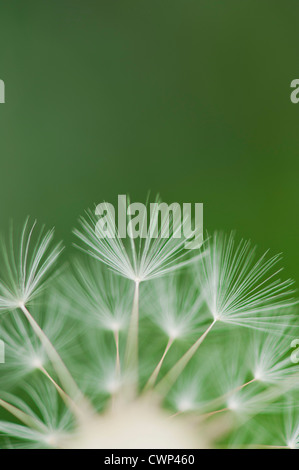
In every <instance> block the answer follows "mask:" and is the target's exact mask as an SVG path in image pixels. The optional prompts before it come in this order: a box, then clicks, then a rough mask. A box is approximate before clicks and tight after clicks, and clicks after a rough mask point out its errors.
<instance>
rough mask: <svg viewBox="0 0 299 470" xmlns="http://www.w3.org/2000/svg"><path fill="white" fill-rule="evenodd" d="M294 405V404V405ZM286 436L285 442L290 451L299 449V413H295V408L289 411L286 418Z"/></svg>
mask: <svg viewBox="0 0 299 470" xmlns="http://www.w3.org/2000/svg"><path fill="white" fill-rule="evenodd" d="M293 405H294V403H293ZM284 430H285V432H284V435H285V442H286V444H287V446H288V447H289V448H290V449H299V412H298V405H297V410H296V411H295V412H294V408H293V406H290V407H289V409H288V413H287V415H285V416H284Z"/></svg>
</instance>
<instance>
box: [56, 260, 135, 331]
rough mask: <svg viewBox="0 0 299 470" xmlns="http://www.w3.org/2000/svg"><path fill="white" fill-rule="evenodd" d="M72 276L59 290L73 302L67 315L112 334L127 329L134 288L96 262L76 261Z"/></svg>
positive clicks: (125, 280) (66, 278) (70, 275)
mask: <svg viewBox="0 0 299 470" xmlns="http://www.w3.org/2000/svg"><path fill="white" fill-rule="evenodd" d="M72 266H73V269H72V273H71V274H68V275H67V277H65V279H64V281H63V282H62V290H63V292H64V294H65V293H67V295H69V297H70V298H71V299H72V309H70V310H69V311H70V315H71V316H75V317H76V318H78V319H79V320H80V321H81V322H84V323H85V324H87V323H88V324H89V325H90V326H92V327H97V328H102V329H107V330H110V331H113V332H116V331H120V330H123V329H125V328H126V327H127V325H128V322H129V319H130V314H131V309H132V300H131V299H132V298H133V293H134V290H133V285H132V284H131V282H129V281H128V280H127V279H125V278H123V277H122V276H119V275H117V274H115V273H114V272H112V271H110V270H107V269H106V270H105V269H104V267H103V266H102V265H101V264H100V263H98V262H97V261H96V260H93V259H87V260H75V261H74V263H73V265H72Z"/></svg>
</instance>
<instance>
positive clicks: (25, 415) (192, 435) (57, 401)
mask: <svg viewBox="0 0 299 470" xmlns="http://www.w3.org/2000/svg"><path fill="white" fill-rule="evenodd" d="M160 222H161V223H160V224H159V229H158V228H157V226H156V225H155V224H157V218H156V217H155V213H154V212H153V213H151V215H150V217H148V216H146V215H143V216H142V217H141V218H140V219H139V223H140V224H141V225H140V224H139V230H142V226H145V225H146V226H147V228H151V231H149V232H147V234H145V236H144V237H143V238H142V237H141V238H140V239H137V238H134V237H132V238H130V237H129V238H130V239H129V240H126V239H124V238H122V237H120V234H119V233H115V232H113V229H114V228H115V227H114V221H113V219H112V218H111V217H110V216H109V215H108V216H107V217H106V222H105V223H106V225H105V227H104V225H101V226H100V228H99V227H98V228H97V227H96V223H97V221H96V219H95V218H94V217H93V215H92V213H91V212H89V213H88V215H87V217H86V218H82V219H81V220H80V230H76V231H75V234H76V235H77V238H79V246H80V248H81V249H82V250H81V251H83V252H84V253H83V254H82V252H81V253H79V252H77V253H76V255H75V256H74V257H73V258H71V260H70V263H69V264H68V265H67V266H65V267H64V269H63V270H60V269H59V262H58V261H59V260H58V257H59V253H60V251H61V245H57V246H55V245H53V241H52V238H53V231H49V232H45V231H41V232H38V229H37V227H36V225H35V224H34V225H33V226H32V227H30V226H29V223H28V221H27V222H26V223H25V226H24V229H23V231H22V232H21V235H20V237H19V239H18V240H16V238H15V236H14V235H13V234H12V233H11V235H10V242H9V244H8V245H7V244H2V246H1V255H2V264H1V266H0V310H1V316H0V340H1V341H2V344H4V346H5V361H2V363H0V447H1V448H106V449H107V448H133V449H134V448H213V447H214V448H215V447H224V448H244V447H249V448H252V447H253V448H290V449H294V448H299V417H298V407H297V404H296V397H297V395H298V383H299V370H298V363H296V362H294V361H293V362H292V360H291V355H292V352H293V348H292V344H294V343H293V341H294V339H296V338H298V336H299V329H298V309H297V303H296V300H295V299H294V289H293V286H292V281H290V280H286V281H284V280H281V279H280V276H281V268H280V267H279V263H280V256H272V257H271V256H268V254H267V253H266V254H265V255H263V256H258V255H257V254H256V251H257V250H256V248H252V247H251V245H250V243H249V242H246V241H241V242H240V243H239V244H238V243H236V242H235V237H234V235H233V234H231V235H229V236H227V237H226V236H224V235H222V234H215V235H214V236H213V237H211V238H208V240H207V241H206V242H204V244H203V245H202V246H201V247H199V248H198V249H196V250H192V252H190V250H188V249H186V246H185V244H184V239H183V238H182V237H181V238H177V237H176V236H175V234H176V230H178V225H176V226H174V227H173V228H172V230H171V231H170V232H169V233H168V237H164V232H165V231H166V221H165V220H163V218H162V220H161V221H160ZM101 227H102V229H101ZM99 230H102V232H100V233H99ZM104 232H105V233H106V235H105V233H104ZM107 233H108V234H110V235H112V233H114V235H115V236H114V237H112V236H111V237H109V236H107ZM151 233H155V238H151V236H150V234H151ZM165 233H166V232H165ZM34 235H36V236H35V238H34ZM104 235H105V236H104ZM88 255H91V256H88ZM54 273H55V274H56V276H54V277H53V276H52V274H54ZM132 281H133V282H132ZM145 281H147V282H145ZM244 327H246V328H244ZM297 398H298V397H297Z"/></svg>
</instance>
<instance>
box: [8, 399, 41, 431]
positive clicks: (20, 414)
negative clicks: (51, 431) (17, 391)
mask: <svg viewBox="0 0 299 470" xmlns="http://www.w3.org/2000/svg"><path fill="white" fill-rule="evenodd" d="M0 406H2V408H4V409H5V410H7V411H8V412H9V413H11V414H12V415H13V416H15V417H16V418H18V419H19V420H20V421H22V423H24V424H26V426H28V427H29V428H31V429H36V430H37V431H44V428H43V426H42V424H41V423H40V422H39V421H38V420H37V419H36V418H34V417H32V416H29V415H28V414H27V413H24V411H22V410H20V409H19V408H17V407H16V406H14V405H11V404H10V403H8V402H7V401H4V400H1V399H0Z"/></svg>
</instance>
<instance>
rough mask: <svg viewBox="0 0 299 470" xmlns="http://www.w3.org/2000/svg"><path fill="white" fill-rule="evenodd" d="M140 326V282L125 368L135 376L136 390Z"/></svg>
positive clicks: (136, 289) (135, 298)
mask: <svg viewBox="0 0 299 470" xmlns="http://www.w3.org/2000/svg"><path fill="white" fill-rule="evenodd" d="M138 324H139V281H135V292H134V299H133V307H132V313H131V320H130V325H129V331H128V338H127V346H126V354H125V368H126V369H127V370H129V371H130V372H133V373H134V374H135V377H134V381H135V388H137V380H138Z"/></svg>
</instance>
